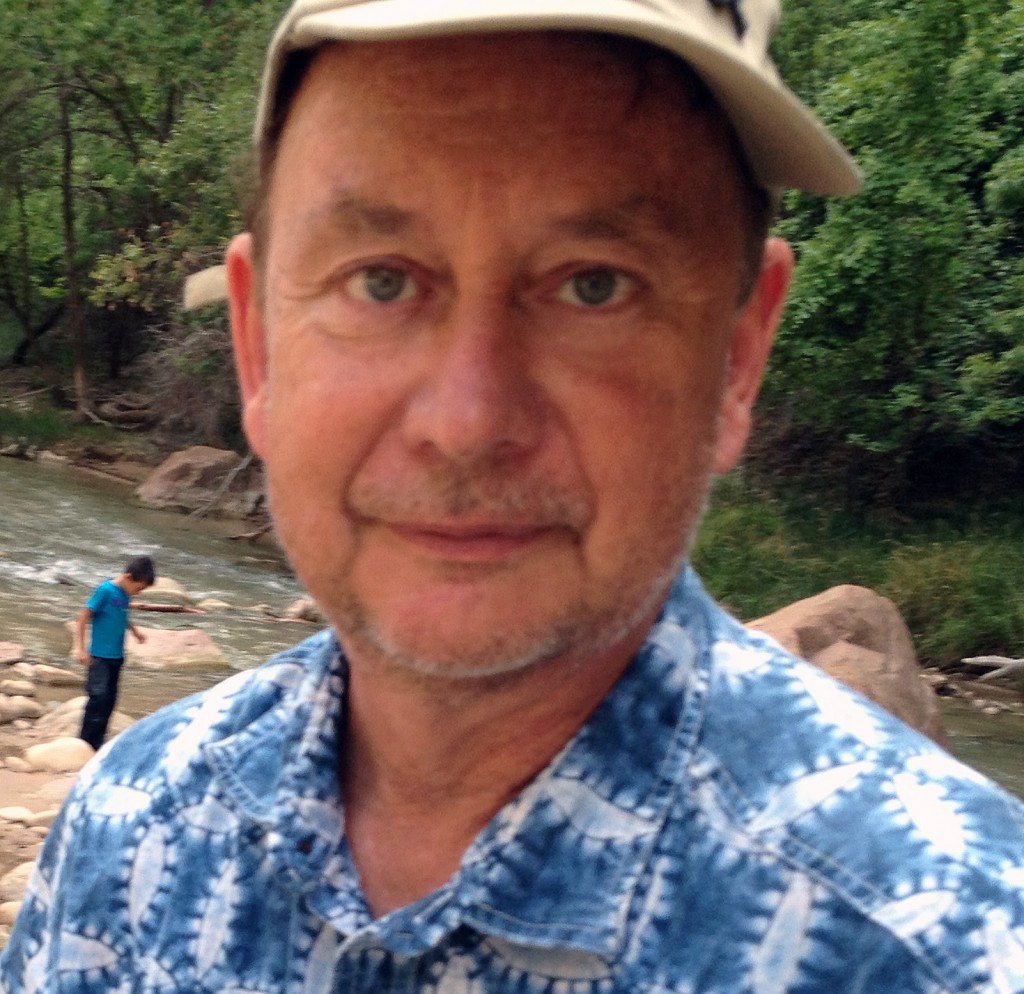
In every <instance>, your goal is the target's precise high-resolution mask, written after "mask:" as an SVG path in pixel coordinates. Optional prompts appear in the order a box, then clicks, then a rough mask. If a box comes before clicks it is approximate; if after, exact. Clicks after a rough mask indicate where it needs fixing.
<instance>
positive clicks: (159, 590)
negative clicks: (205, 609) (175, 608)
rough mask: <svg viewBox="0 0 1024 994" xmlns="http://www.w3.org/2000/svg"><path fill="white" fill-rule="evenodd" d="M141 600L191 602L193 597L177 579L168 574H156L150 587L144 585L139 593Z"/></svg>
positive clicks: (170, 602)
mask: <svg viewBox="0 0 1024 994" xmlns="http://www.w3.org/2000/svg"><path fill="white" fill-rule="evenodd" d="M141 597H142V599H143V600H146V601H156V602H157V603H164V604H192V603H194V601H195V598H194V597H193V596H192V595H191V594H190V593H189V592H188V591H187V590H186V589H185V588H184V587H183V586H182V585H181V584H180V583H178V581H177V580H172V579H171V578H170V577H169V576H158V577H157V578H156V582H155V583H154V584H153V586H152V587H146V589H145V590H144V591H143V592H142V595H141Z"/></svg>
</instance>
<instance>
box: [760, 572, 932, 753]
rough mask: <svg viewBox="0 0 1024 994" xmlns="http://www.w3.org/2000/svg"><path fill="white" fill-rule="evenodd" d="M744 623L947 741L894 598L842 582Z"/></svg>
mask: <svg viewBox="0 0 1024 994" xmlns="http://www.w3.org/2000/svg"><path fill="white" fill-rule="evenodd" d="M748 627H750V628H755V629H757V630H758V631H761V632H764V633H765V634H766V635H770V636H771V637H772V638H774V639H775V641H777V642H778V643H779V644H780V645H782V646H783V647H784V648H785V649H788V650H789V651H790V652H792V653H793V654H794V655H797V656H802V657H803V658H804V659H807V660H809V661H810V662H812V663H814V664H815V665H816V666H820V667H821V668H822V669H823V670H825V672H826V673H829V674H830V675H831V676H834V677H835V678H836V679H837V680H840V681H842V682H843V683H845V684H846V685H847V686H849V687H852V688H853V689H854V690H856V691H858V692H859V693H861V694H863V695H864V696H865V697H869V698H870V699H871V700H873V701H874V702H875V703H876V704H879V705H881V706H882V707H883V708H885V709H886V710H887V711H889V712H891V713H892V714H894V715H896V717H897V718H899V719H901V720H902V721H905V722H906V723H907V724H908V725H910V726H911V727H913V728H916V729H917V730H918V731H920V732H922V733H924V734H925V735H927V736H928V737H929V738H931V739H933V740H935V741H936V742H939V743H940V744H943V745H944V744H945V742H946V732H945V728H944V727H943V724H942V712H941V710H940V708H939V701H938V698H937V697H936V695H935V692H934V691H933V690H932V688H931V686H930V685H929V683H928V682H927V680H926V679H925V677H924V674H923V673H922V671H921V667H920V665H919V664H918V661H917V656H916V655H915V653H914V646H913V642H912V641H911V638H910V632H909V630H908V629H907V626H906V624H905V623H904V621H903V618H902V617H901V616H900V613H899V611H898V610H897V609H896V605H895V604H893V602H892V601H890V600H887V599H886V598H885V597H882V596H880V595H879V594H876V593H874V592H873V591H871V590H868V589H867V588H866V587H857V586H853V585H851V584H844V585H843V586H839V587H832V588H831V589H830V590H826V591H825V592H824V593H822V594H818V595H817V596H816V597H809V598H807V599H806V600H802V601H797V602H796V603H795V604H790V605H789V606H788V607H784V608H782V610H780V611H776V612H775V613H774V614H770V615H768V616H767V617H764V618H758V619H757V620H756V621H751V622H750V623H749V626H748Z"/></svg>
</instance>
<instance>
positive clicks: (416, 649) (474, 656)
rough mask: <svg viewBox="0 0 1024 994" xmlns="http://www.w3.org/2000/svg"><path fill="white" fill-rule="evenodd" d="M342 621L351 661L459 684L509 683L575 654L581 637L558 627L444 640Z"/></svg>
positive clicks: (572, 628)
mask: <svg viewBox="0 0 1024 994" xmlns="http://www.w3.org/2000/svg"><path fill="white" fill-rule="evenodd" d="M346 621H347V622H348V624H345V625H344V626H343V627H340V628H339V629H338V633H339V637H340V638H341V641H342V644H343V645H344V646H345V649H346V652H347V654H348V655H349V656H350V657H351V661H354V662H357V663H358V662H359V661H362V660H365V661H366V662H367V663H369V664H373V665H378V666H379V665H383V666H386V667H388V668H389V669H392V670H396V671H399V672H404V673H407V674H410V675H415V676H418V677H421V678H430V679H440V680H455V681H463V682H471V681H485V682H488V683H490V682H493V681H494V680H503V679H506V678H513V677H515V676H516V675H518V674H522V673H525V672H528V671H529V670H532V669H533V668H535V667H537V666H541V665H544V664H546V663H549V662H552V661H554V660H557V659H559V658H561V657H564V656H568V655H569V654H570V653H573V654H575V653H577V652H578V651H579V646H580V641H581V637H582V635H583V633H581V631H580V628H579V627H578V625H577V624H575V623H558V624H554V625H548V626H547V627H546V628H545V629H543V630H542V631H538V632H534V633H531V632H528V631H522V630H520V631H516V632H504V633H503V632H495V631H488V632H485V633H481V634H480V635H479V637H477V638H474V637H473V635H472V633H470V632H467V631H466V630H465V629H462V630H461V631H459V632H457V633H454V632H453V633H452V636H451V638H448V639H446V638H444V637H442V635H441V633H440V632H438V631H436V630H434V631H430V632H426V631H423V630H419V631H410V630H408V629H406V628H399V629H398V630H389V629H387V628H385V627H384V626H382V625H379V624H373V623H369V622H368V621H367V620H366V619H365V617H363V618H361V619H360V620H359V622H358V623H356V624H352V621H353V619H352V618H348V619H346ZM587 641H589V639H588V640H587Z"/></svg>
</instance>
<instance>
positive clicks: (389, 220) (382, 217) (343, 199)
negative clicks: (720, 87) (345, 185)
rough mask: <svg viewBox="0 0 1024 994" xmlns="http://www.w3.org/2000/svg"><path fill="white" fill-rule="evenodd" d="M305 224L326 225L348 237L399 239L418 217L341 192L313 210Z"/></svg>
mask: <svg viewBox="0 0 1024 994" xmlns="http://www.w3.org/2000/svg"><path fill="white" fill-rule="evenodd" d="M306 221H307V222H309V223H310V224H312V225H327V226H328V227H330V228H335V229H338V230H340V231H343V232H345V233H346V234H348V235H361V234H373V235H398V234H401V233H402V232H404V231H408V230H409V228H411V227H412V226H413V225H414V223H415V221H416V215H415V214H414V213H413V212H412V211H409V210H406V209H404V208H402V207H398V206H397V205H395V204H389V203H387V202H385V201H379V200H372V199H370V198H369V197H365V196H362V195H360V194H357V193H355V192H354V191H352V190H342V191H340V192H338V193H336V194H335V195H334V196H332V197H331V199H330V200H329V201H328V203H327V204H326V205H323V206H318V207H316V208H314V209H313V210H311V211H310V212H309V213H308V215H307V217H306Z"/></svg>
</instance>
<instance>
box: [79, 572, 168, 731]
mask: <svg viewBox="0 0 1024 994" xmlns="http://www.w3.org/2000/svg"><path fill="white" fill-rule="evenodd" d="M155 579H156V571H155V569H154V568H153V560H152V559H150V557H149V556H134V557H133V558H132V559H129V560H128V563H127V565H126V566H125V568H124V571H123V572H121V573H119V574H118V575H117V576H115V577H114V578H113V579H111V580H104V581H103V583H101V584H100V585H99V586H98V587H97V588H96V589H95V590H94V591H93V592H92V596H91V597H90V598H89V600H88V601H87V602H86V605H85V607H83V608H82V610H81V611H80V612H79V613H78V620H77V624H76V626H75V658H76V659H77V660H78V661H79V662H80V663H81V664H82V665H83V666H87V667H88V668H89V670H88V673H87V674H86V678H85V692H86V694H87V695H88V698H89V699H88V701H86V705H85V713H84V714H83V715H82V731H81V732H80V733H79V737H80V738H82V739H84V740H85V741H86V742H88V743H89V745H91V746H92V747H93V749H97V750H98V749H99V747H100V746H101V745H103V739H104V736H105V735H106V733H107V722H108V721H110V715H111V714H112V713H113V711H114V704H115V703H116V701H117V684H118V680H119V679H120V677H121V665H122V664H123V663H124V633H125V629H128V630H130V631H131V633H132V635H133V636H134V637H135V639H136V640H137V641H139V642H145V641H146V636H145V635H143V634H142V632H141V631H140V630H139V629H138V628H136V627H135V625H134V624H132V622H131V621H129V620H128V606H129V600H130V599H131V598H132V597H134V596H136V595H137V594H139V593H141V592H142V591H143V590H145V589H146V588H147V587H151V586H152V585H153V581H154V580H155ZM90 622H91V624H92V632H91V637H90V639H89V649H88V652H87V651H86V642H85V629H86V625H88V624H89V623H90Z"/></svg>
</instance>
